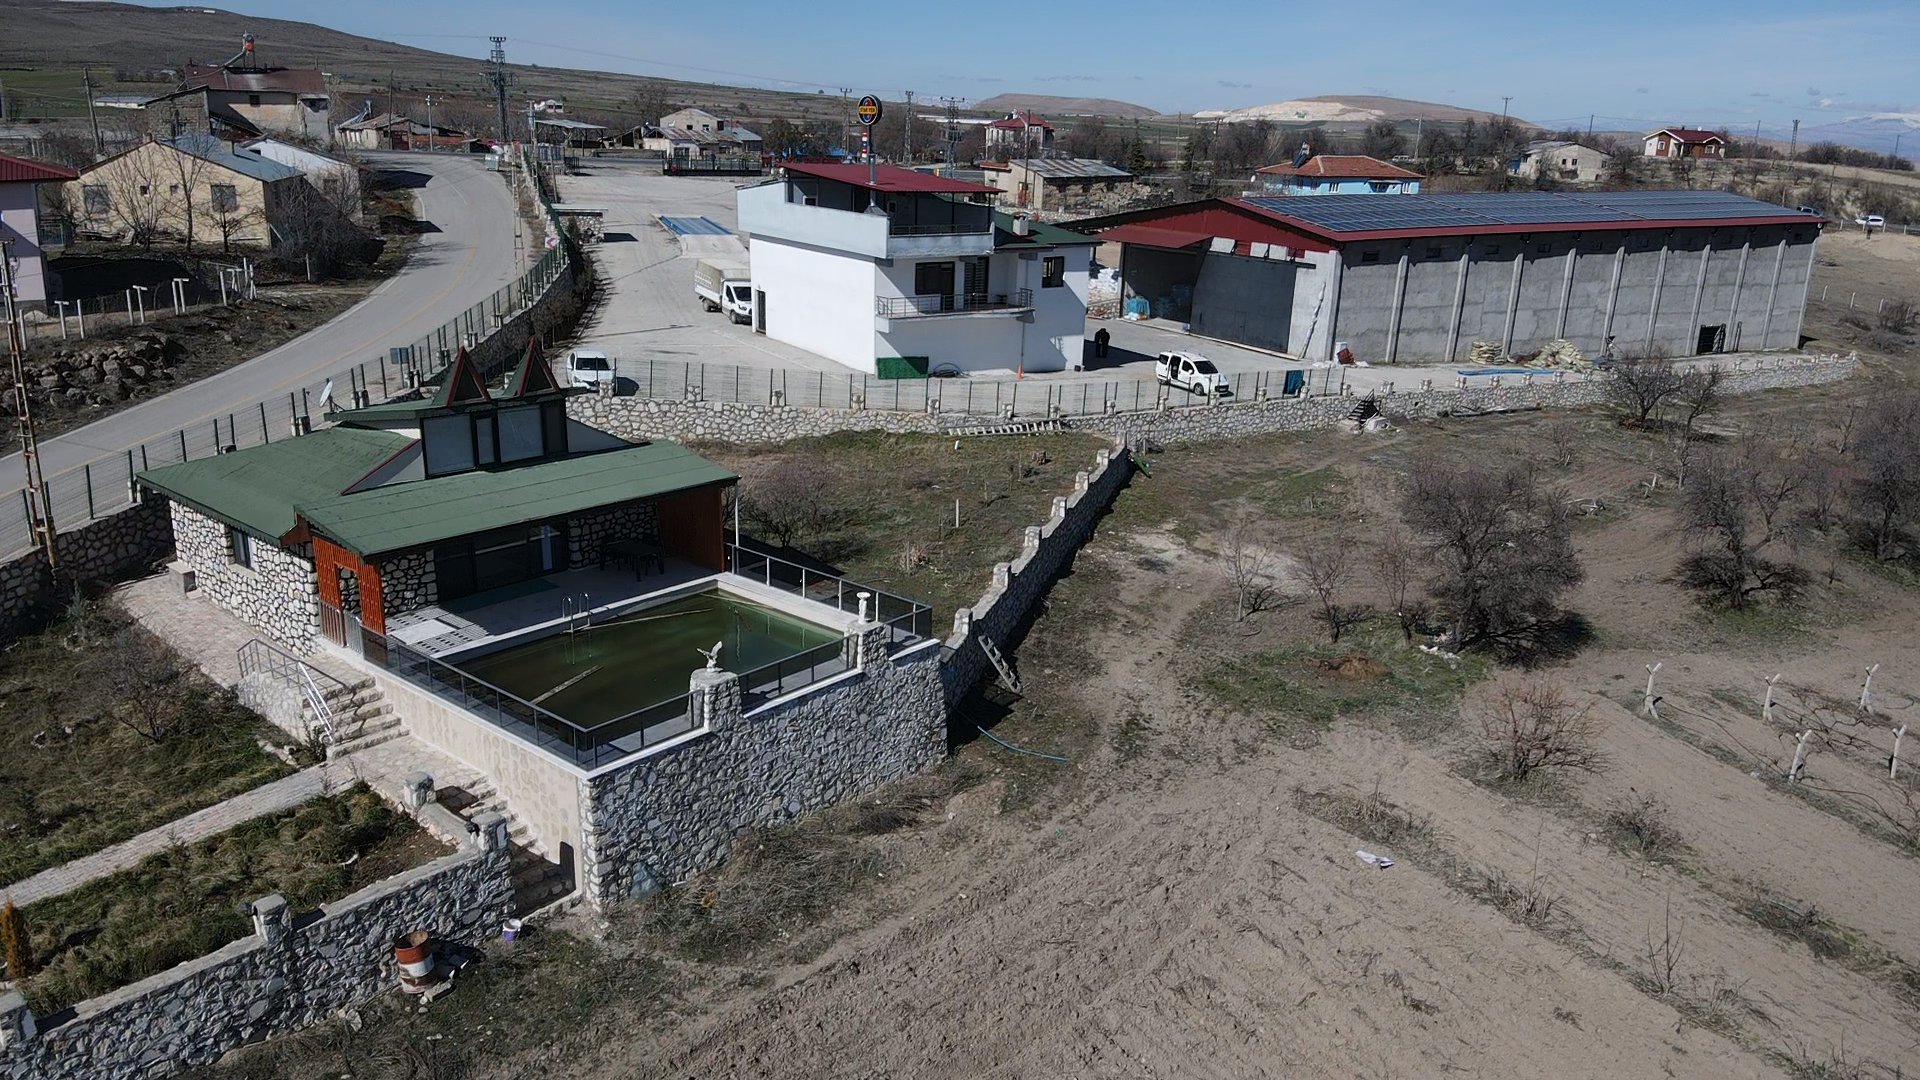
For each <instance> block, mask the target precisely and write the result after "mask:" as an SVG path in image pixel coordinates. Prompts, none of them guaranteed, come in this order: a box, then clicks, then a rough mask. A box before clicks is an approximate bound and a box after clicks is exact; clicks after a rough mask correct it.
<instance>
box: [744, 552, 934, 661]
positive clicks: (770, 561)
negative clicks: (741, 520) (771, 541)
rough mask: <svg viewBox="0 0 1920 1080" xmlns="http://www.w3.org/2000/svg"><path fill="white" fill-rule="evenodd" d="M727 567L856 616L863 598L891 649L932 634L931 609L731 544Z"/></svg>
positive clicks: (764, 583) (869, 586)
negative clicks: (881, 626)
mask: <svg viewBox="0 0 1920 1080" xmlns="http://www.w3.org/2000/svg"><path fill="white" fill-rule="evenodd" d="M727 569H728V570H729V571H731V572H733V573H734V574H737V575H739V576H740V577H743V578H746V579H747V580H748V581H758V582H760V583H761V584H763V585H769V586H772V587H773V588H776V589H780V590H781V591H783V592H790V593H793V594H795V595H796V596H800V597H802V598H804V599H807V600H812V601H813V602H814V603H817V604H825V605H827V606H828V607H831V608H835V609H837V610H839V611H842V612H845V613H847V614H859V612H860V602H861V598H862V597H865V599H866V601H867V605H868V606H867V609H866V610H867V617H868V618H869V619H872V620H873V621H874V622H877V623H881V624H882V625H884V626H886V627H887V642H888V645H889V646H890V647H891V648H892V649H895V650H897V649H898V648H899V647H900V646H903V645H908V644H911V643H913V642H915V641H918V640H920V639H922V638H928V637H932V636H933V607H932V605H929V604H923V603H921V602H920V601H918V600H912V599H909V598H907V597H904V596H900V595H897V594H895V593H890V592H887V591H885V590H883V589H876V588H874V587H873V586H871V585H866V584H862V583H861V582H858V581H853V580H851V579H848V578H843V577H840V576H839V575H837V574H833V573H829V572H827V571H823V570H816V569H813V568H812V567H808V566H802V565H801V564H799V563H796V562H792V561H789V560H787V559H782V558H780V557H778V556H776V555H770V554H768V553H767V552H764V551H756V550H754V549H752V548H746V547H741V546H739V545H737V544H731V543H730V544H728V545H727Z"/></svg>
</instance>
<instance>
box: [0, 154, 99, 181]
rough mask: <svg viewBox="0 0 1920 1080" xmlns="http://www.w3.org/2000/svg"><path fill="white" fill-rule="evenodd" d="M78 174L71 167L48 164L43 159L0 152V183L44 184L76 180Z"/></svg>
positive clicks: (78, 176)
mask: <svg viewBox="0 0 1920 1080" xmlns="http://www.w3.org/2000/svg"><path fill="white" fill-rule="evenodd" d="M79 178H80V174H79V173H77V172H74V171H73V170H72V169H66V168H62V167H60V166H58V165H49V164H47V163H46V162H44V161H34V160H32V159H30V158H22V157H14V156H13V155H11V154H0V184H12V183H29V184H44V183H51V182H55V181H60V180H78V179H79Z"/></svg>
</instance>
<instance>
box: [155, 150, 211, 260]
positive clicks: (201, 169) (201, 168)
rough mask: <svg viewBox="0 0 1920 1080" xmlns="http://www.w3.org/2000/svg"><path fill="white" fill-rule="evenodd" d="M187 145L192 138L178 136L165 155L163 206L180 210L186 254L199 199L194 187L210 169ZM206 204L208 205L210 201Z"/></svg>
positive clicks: (190, 250) (198, 184) (192, 232)
mask: <svg viewBox="0 0 1920 1080" xmlns="http://www.w3.org/2000/svg"><path fill="white" fill-rule="evenodd" d="M209 138H211V137H210V136H209ZM190 145H193V142H192V141H190V140H187V139H181V140H179V142H178V144H177V145H175V147H174V150H173V153H170V154H168V155H166V159H167V168H166V171H167V187H168V192H167V205H168V207H169V208H177V209H178V210H179V212H180V217H181V221H182V223H183V224H185V226H186V231H185V233H184V234H183V235H184V236H185V237H186V242H187V252H188V253H189V254H191V253H192V252H193V241H194V227H193V225H194V209H195V207H196V206H197V204H198V202H199V200H198V199H197V198H196V197H195V195H194V189H195V188H197V187H199V186H200V181H201V179H202V177H204V176H205V175H206V174H207V171H208V170H209V169H210V168H212V163H211V162H209V161H207V159H205V158H203V157H200V156H199V155H197V154H194V153H191V152H189V151H188V150H187V149H186V148H185V147H186V146H190ZM209 207H211V201H210V202H209Z"/></svg>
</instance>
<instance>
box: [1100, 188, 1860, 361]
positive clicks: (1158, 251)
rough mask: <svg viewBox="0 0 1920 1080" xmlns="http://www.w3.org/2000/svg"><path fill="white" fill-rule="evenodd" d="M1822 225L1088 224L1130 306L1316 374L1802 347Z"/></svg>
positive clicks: (1707, 207)
mask: <svg viewBox="0 0 1920 1080" xmlns="http://www.w3.org/2000/svg"><path fill="white" fill-rule="evenodd" d="M1821 224H1822V219H1820V218H1817V217H1813V216H1810V215H1807V214H1802V213H1796V212H1794V211H1791V210H1788V209H1786V208H1785V207H1780V206H1775V205H1773V204H1771V203H1764V202H1759V201H1757V200H1754V199H1749V198H1745V197H1743V196H1739V195H1731V194H1728V193H1726V192H1718V191H1626V192H1618V191H1615V192H1591V193H1587V192H1583V193H1578V194H1562V193H1547V192H1524V193H1510V194H1509V193H1469V194H1445V195H1433V194H1421V195H1323V196H1320V197H1318V198H1313V199H1298V198H1244V199H1206V200H1202V201H1200V202H1192V203H1184V204H1180V205H1176V206H1163V207H1154V208H1151V209H1146V210H1138V211H1131V212H1127V213H1122V214H1113V215H1109V216H1106V217H1101V218H1094V219H1089V220H1083V221H1079V222H1076V223H1074V224H1073V226H1072V227H1073V228H1074V229H1076V230H1077V231H1080V232H1083V233H1092V234H1094V235H1096V236H1097V237H1098V238H1099V239H1101V240H1102V241H1108V242H1117V243H1119V244H1120V245H1121V246H1122V257H1121V264H1120V271H1121V275H1120V276H1121V285H1122V289H1123V292H1124V294H1125V296H1126V297H1127V298H1129V299H1131V298H1134V297H1140V298H1144V299H1145V300H1146V301H1147V304H1148V307H1149V310H1150V312H1151V314H1153V315H1154V316H1157V317H1160V318H1165V319H1170V320H1175V321H1179V322H1182V323H1186V324H1188V325H1189V327H1190V329H1191V331H1192V332H1193V333H1195V334H1199V335H1203V336H1207V337H1215V338H1221V339H1223V340H1227V341H1232V342H1236V343H1240V344H1245V345H1252V346H1254V347H1257V348H1264V349H1271V350H1274V351H1276V352H1283V353H1287V354H1289V355H1293V356H1300V357H1305V358H1308V359H1314V360H1331V359H1333V357H1334V354H1335V347H1336V346H1335V343H1336V342H1340V341H1344V342H1346V343H1348V345H1349V347H1350V348H1351V349H1352V350H1353V352H1354V354H1355V355H1356V356H1357V357H1358V358H1360V359H1362V360H1368V361H1372V362H1387V363H1391V362H1400V363H1420V362H1431V361H1440V362H1445V361H1451V360H1458V359H1461V358H1464V357H1465V356H1466V355H1467V353H1468V351H1469V349H1470V348H1471V347H1472V345H1473V343H1474V342H1475V341H1493V342H1498V343H1499V344H1500V345H1501V347H1502V349H1503V351H1504V352H1505V353H1507V354H1509V355H1515V354H1525V353H1530V352H1533V351H1534V350H1536V349H1538V348H1539V347H1540V346H1541V345H1543V344H1545V343H1546V342H1548V341H1551V340H1553V339H1556V338H1565V339H1568V340H1570V341H1572V342H1573V343H1574V344H1575V345H1576V346H1577V347H1578V348H1580V349H1581V350H1582V351H1583V352H1586V353H1588V354H1589V355H1597V354H1599V353H1600V352H1602V351H1603V350H1604V349H1605V348H1606V346H1607V343H1608V341H1609V340H1610V339H1611V340H1612V341H1613V345H1614V349H1615V352H1616V353H1620V354H1625V353H1637V354H1641V355H1657V356H1691V355H1696V354H1700V353H1708V352H1721V351H1726V350H1733V349H1743V350H1763V349H1790V348H1795V347H1797V346H1798V345H1799V344H1800V325H1801V319H1802V316H1803V314H1804V312H1805V308H1806V298H1807V284H1808V281H1809V280H1810V277H1811V273H1812V269H1813V257H1814V243H1815V240H1816V239H1817V238H1818V237H1819V235H1820V226H1821Z"/></svg>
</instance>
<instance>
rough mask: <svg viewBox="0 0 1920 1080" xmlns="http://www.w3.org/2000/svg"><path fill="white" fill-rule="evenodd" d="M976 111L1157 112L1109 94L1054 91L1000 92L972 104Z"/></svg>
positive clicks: (1137, 115) (1125, 115) (1128, 116)
mask: <svg viewBox="0 0 1920 1080" xmlns="http://www.w3.org/2000/svg"><path fill="white" fill-rule="evenodd" d="M973 108H974V110H975V111H978V112H997V113H1008V112H1019V111H1021V110H1024V109H1032V110H1033V111H1034V112H1037V113H1040V114H1042V115H1045V116H1113V117H1118V118H1120V119H1122V120H1135V119H1139V120H1150V119H1152V118H1154V117H1156V116H1159V115H1160V113H1159V112H1157V111H1155V110H1153V109H1149V108H1147V107H1146V106H1145V105H1135V104H1134V103H1132V102H1130V101H1115V100H1113V99H1112V98H1084V97H1059V96H1056V95H1053V94H999V95H996V96H994V97H990V98H988V99H987V100H985V101H981V102H976V103H974V106H973Z"/></svg>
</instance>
